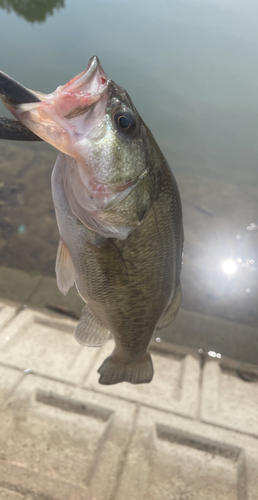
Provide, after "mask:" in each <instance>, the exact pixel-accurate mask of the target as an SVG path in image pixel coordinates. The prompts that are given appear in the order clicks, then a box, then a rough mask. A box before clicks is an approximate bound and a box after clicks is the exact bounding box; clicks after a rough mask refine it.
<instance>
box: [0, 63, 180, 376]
mask: <svg viewBox="0 0 258 500" xmlns="http://www.w3.org/2000/svg"><path fill="white" fill-rule="evenodd" d="M30 93H32V94H33V96H34V97H33V100H32V101H33V102H16V101H15V99H13V98H10V96H8V95H3V96H2V100H3V102H4V104H5V106H6V107H7V108H8V109H9V111H10V112H11V113H12V114H13V115H14V117H15V118H16V119H17V120H18V121H19V122H21V123H22V124H23V126H24V127H25V128H27V129H29V130H30V131H31V132H33V133H34V134H35V135H36V136H37V137H39V138H41V139H42V140H44V141H46V142H48V143H50V144H52V146H54V147H55V148H56V149H57V150H58V151H59V154H58V157H57V161H56V164H55V166H54V170H53V173H52V178H51V185H52V195H53V202H54V207H55V212H56V219H57V225H58V229H59V233H60V241H59V246H58V250H57V258H56V268H55V270H56V278H57V285H58V288H59V290H60V291H61V292H62V293H63V294H64V295H65V294H67V292H68V290H69V289H70V288H71V287H72V286H73V285H74V284H75V285H76V287H77V290H78V292H79V294H80V295H81V297H82V299H83V300H84V302H85V307H84V308H83V310H82V314H81V317H80V320H79V322H78V324H77V326H76V328H75V331H74V337H75V339H76V340H77V341H78V342H79V343H80V344H82V345H84V346H92V347H97V346H101V345H103V344H104V343H105V342H106V341H107V340H108V339H109V338H110V337H111V336H113V338H114V341H115V347H114V350H113V352H112V353H111V354H110V355H109V356H108V357H107V358H106V359H105V360H104V362H103V363H102V365H101V366H100V368H99V369H98V373H99V375H100V377H99V383H100V384H104V385H112V384H117V383H120V382H129V383H131V384H140V383H149V382H151V380H152V378H153V372H154V370H153V363H152V359H151V355H150V353H149V350H148V349H149V344H150V341H151V338H152V336H153V335H154V334H155V332H156V331H157V330H159V329H161V328H164V327H165V326H167V325H168V324H170V323H171V322H172V321H173V320H174V319H175V317H176V315H177V312H178V310H179V307H180V304H181V286H180V273H181V266H182V253H183V240H184V235H183V222H182V207H181V200H180V194H179V189H178V186H177V183H176V180H175V178H174V175H173V173H172V171H171V169H170V167H169V165H168V162H167V160H166V159H165V157H164V156H163V154H162V152H161V150H160V148H159V146H158V144H157V143H156V141H155V139H154V137H153V135H152V133H151V131H150V130H149V128H148V127H147V125H146V124H145V122H144V121H143V119H142V118H141V116H140V115H139V113H138V111H137V110H136V108H135V106H134V104H133V102H132V100H131V98H130V97H129V95H128V93H127V92H126V90H125V89H124V88H123V87H121V86H119V85H117V84H116V83H115V82H114V81H113V80H111V79H110V78H109V77H108V76H107V74H106V73H105V72H104V70H103V68H102V66H101V65H100V62H99V59H98V57H97V56H93V57H92V58H91V59H90V61H89V64H88V66H87V68H86V70H85V71H83V72H82V73H80V74H79V75H77V76H75V77H74V78H72V79H71V80H70V81H69V82H68V83H66V84H65V85H63V86H59V87H58V88H57V89H56V90H55V91H54V92H53V93H51V94H42V93H40V92H36V91H30ZM25 101H29V99H25Z"/></svg>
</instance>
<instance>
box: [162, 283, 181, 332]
mask: <svg viewBox="0 0 258 500" xmlns="http://www.w3.org/2000/svg"><path fill="white" fill-rule="evenodd" d="M181 300H182V294H181V286H180V285H179V286H178V288H177V291H176V294H175V295H174V297H173V299H172V302H171V303H170V304H169V306H168V308H167V310H166V312H165V314H164V316H162V318H161V319H160V320H159V322H158V326H157V330H161V328H165V326H168V325H169V324H170V323H172V321H174V319H175V317H176V315H177V313H178V310H179V307H180V304H181Z"/></svg>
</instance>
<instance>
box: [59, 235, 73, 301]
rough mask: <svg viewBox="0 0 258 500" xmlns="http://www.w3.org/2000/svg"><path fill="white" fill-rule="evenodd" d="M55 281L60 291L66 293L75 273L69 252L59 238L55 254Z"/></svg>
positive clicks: (71, 284)
mask: <svg viewBox="0 0 258 500" xmlns="http://www.w3.org/2000/svg"><path fill="white" fill-rule="evenodd" d="M56 281H57V286H58V288H59V290H60V292H61V293H63V294H64V295H66V294H67V292H68V290H69V289H70V288H71V286H73V285H74V281H75V274H74V267H73V263H72V259H71V255H70V252H69V250H68V248H67V246H66V244H65V243H64V241H63V240H62V239H60V240H59V245H58V249H57V256H56Z"/></svg>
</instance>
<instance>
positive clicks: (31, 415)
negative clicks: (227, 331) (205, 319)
mask: <svg viewBox="0 0 258 500" xmlns="http://www.w3.org/2000/svg"><path fill="white" fill-rule="evenodd" d="M75 324H76V321H75V320H73V319H71V318H67V317H65V316H62V315H60V314H56V313H53V312H49V311H47V310H43V309H40V308H32V307H25V308H24V307H23V305H22V303H18V302H11V301H8V300H6V299H3V300H1V304H0V422H1V425H0V500H88V499H89V500H127V499H130V500H142V499H145V498H146V499H150V500H161V499H162V500H163V499H166V500H167V499H168V500H257V499H258V367H257V366H255V365H251V364H247V363H243V362H242V363H239V362H238V361H236V360H232V359H228V358H226V357H223V356H222V357H221V358H213V357H212V356H208V355H204V354H203V353H202V354H198V351H197V350H196V349H191V348H189V347H184V346H179V345H176V344H175V345H173V344H171V343H170V344H167V343H166V342H155V341H153V342H152V344H151V351H152V357H153V362H154V369H155V375H154V379H153V381H152V383H151V384H148V385H139V386H133V385H130V384H127V383H123V384H118V385H115V386H110V387H105V386H101V385H99V384H98V374H97V369H98V367H99V366H100V365H101V363H102V361H103V360H104V359H105V357H106V356H107V355H108V354H109V353H110V352H111V351H112V345H113V341H109V342H108V343H107V344H105V345H104V346H103V347H102V348H98V349H97V348H85V347H82V346H80V345H79V344H77V343H76V341H75V340H74V338H73V335H72V332H73V329H74V326H75Z"/></svg>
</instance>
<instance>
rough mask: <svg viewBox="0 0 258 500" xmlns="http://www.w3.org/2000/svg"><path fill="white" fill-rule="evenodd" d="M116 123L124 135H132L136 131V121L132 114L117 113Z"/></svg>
mask: <svg viewBox="0 0 258 500" xmlns="http://www.w3.org/2000/svg"><path fill="white" fill-rule="evenodd" d="M115 122H116V125H117V127H118V128H119V129H120V130H121V132H123V133H124V134H132V133H133V132H134V131H135V129H136V121H135V118H134V116H132V115H131V114H130V113H126V112H125V113H121V112H120V113H116V114H115Z"/></svg>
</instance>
